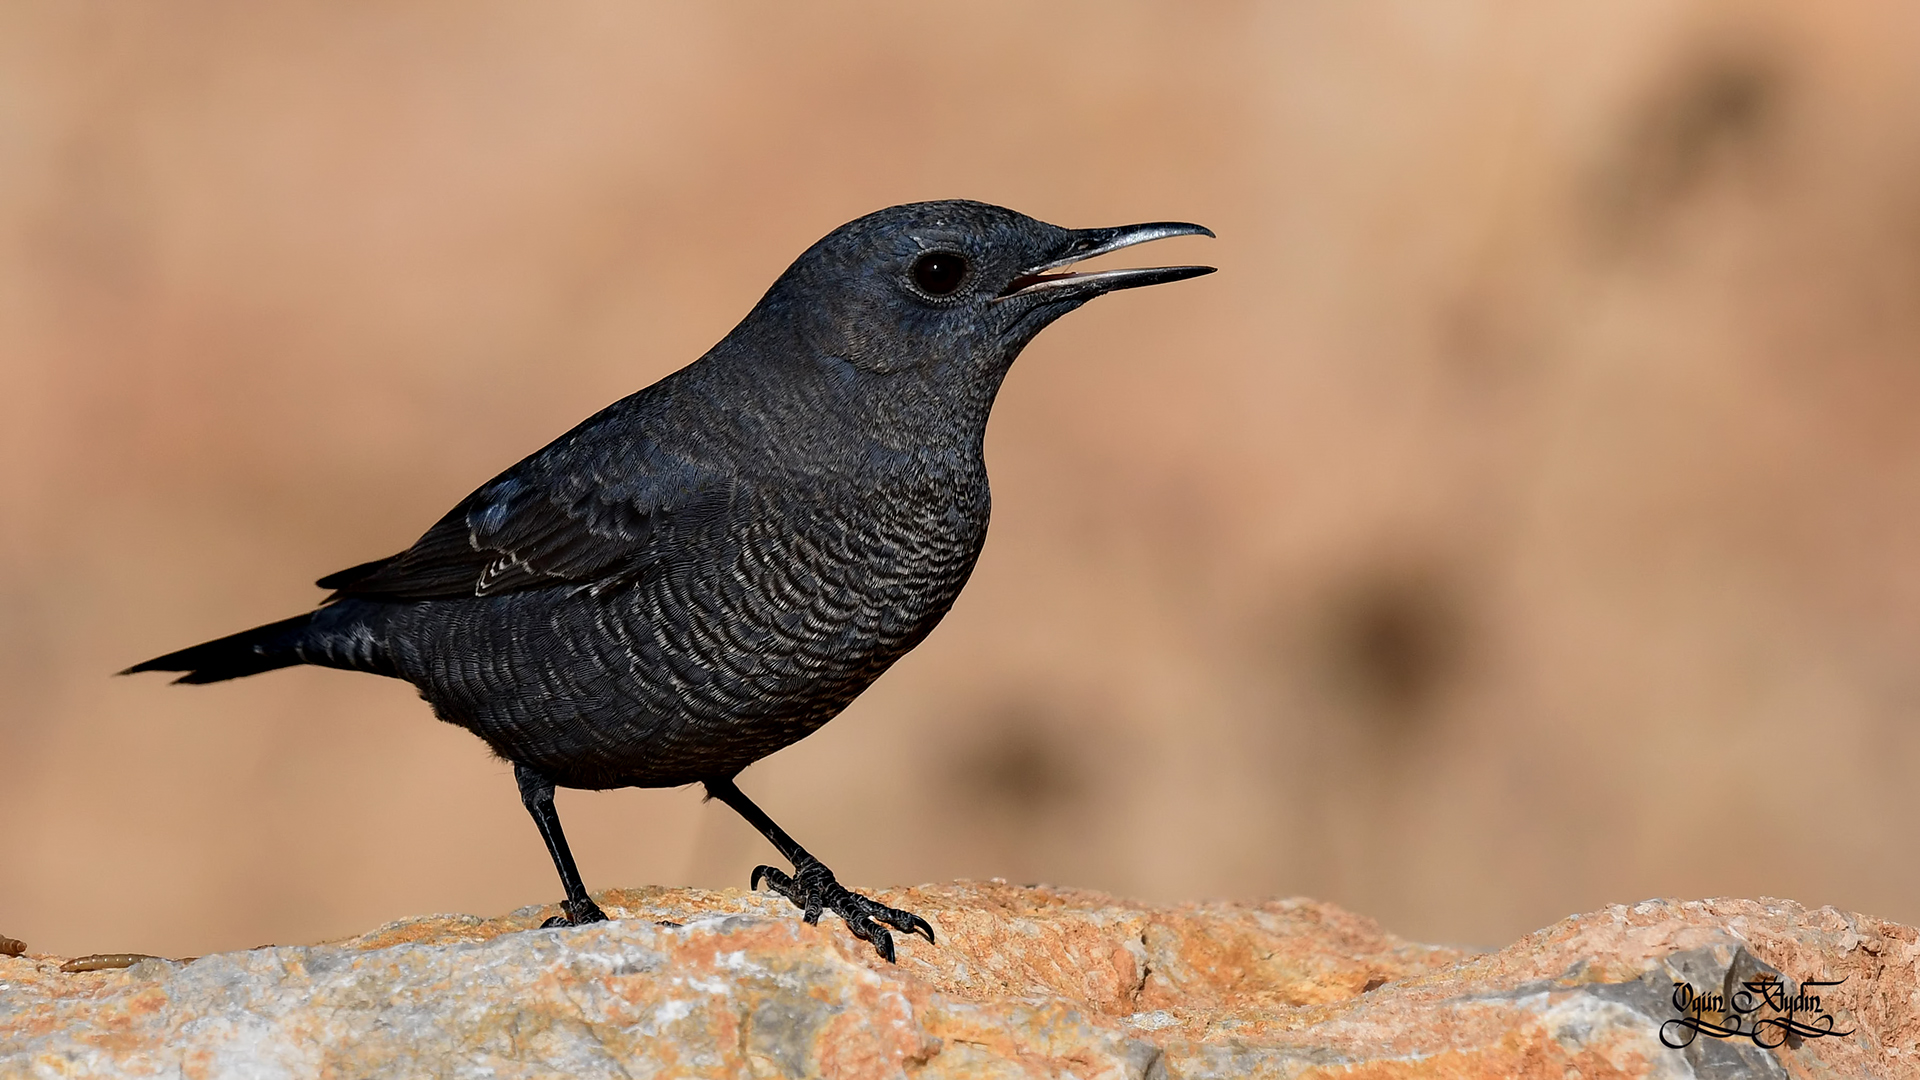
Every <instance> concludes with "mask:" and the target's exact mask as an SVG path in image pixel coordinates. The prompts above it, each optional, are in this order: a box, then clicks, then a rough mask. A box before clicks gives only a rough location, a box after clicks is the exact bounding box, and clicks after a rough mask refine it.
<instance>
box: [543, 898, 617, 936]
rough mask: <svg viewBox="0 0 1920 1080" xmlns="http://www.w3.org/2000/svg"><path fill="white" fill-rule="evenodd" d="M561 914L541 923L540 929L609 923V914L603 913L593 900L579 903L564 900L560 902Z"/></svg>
mask: <svg viewBox="0 0 1920 1080" xmlns="http://www.w3.org/2000/svg"><path fill="white" fill-rule="evenodd" d="M560 912H561V913H560V914H558V915H555V916H554V917H553V918H551V919H548V920H547V921H546V922H543V923H541V924H540V929H542V930H546V929H549V928H551V927H555V926H585V925H586V924H588V923H597V922H606V921H607V913H606V912H604V911H601V910H600V905H599V904H596V903H594V902H593V901H591V900H582V901H579V902H578V903H576V902H574V901H572V900H562V901H561V902H560Z"/></svg>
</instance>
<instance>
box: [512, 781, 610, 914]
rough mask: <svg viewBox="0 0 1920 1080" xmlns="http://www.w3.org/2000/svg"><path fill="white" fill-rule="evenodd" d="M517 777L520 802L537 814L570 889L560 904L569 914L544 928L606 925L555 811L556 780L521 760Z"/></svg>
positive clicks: (564, 883) (536, 820) (565, 885)
mask: <svg viewBox="0 0 1920 1080" xmlns="http://www.w3.org/2000/svg"><path fill="white" fill-rule="evenodd" d="M513 778H514V779H515V780H517V781H519V783H520V801H521V802H523V803H525V804H526V806H527V813H529V814H532V815H533V823H534V824H535V825H538V826H539V827H540V839H542V840H545V841H546V842H547V854H549V855H552V856H553V866H554V869H556V870H558V871H560V885H561V887H562V888H564V889H566V890H567V898H566V900H564V901H562V902H561V904H560V910H561V911H564V912H566V914H565V915H555V916H554V917H553V918H551V919H548V920H547V921H546V922H543V923H541V924H540V925H541V926H579V925H581V924H582V923H592V922H606V921H607V913H606V912H604V911H601V910H600V906H599V905H598V904H595V903H594V902H593V900H592V898H591V897H589V896H587V886H586V884H585V883H583V882H582V881H581V880H580V870H579V868H578V867H576V866H574V865H573V852H572V851H570V850H568V849H567V834H566V833H564V832H561V831H560V815H559V814H558V813H557V812H555V811H554V809H553V781H551V780H549V779H547V778H546V777H544V776H541V775H540V774H539V773H537V772H534V771H533V770H532V769H529V768H527V767H526V766H525V765H522V764H520V763H519V762H517V761H516V762H514V765H513Z"/></svg>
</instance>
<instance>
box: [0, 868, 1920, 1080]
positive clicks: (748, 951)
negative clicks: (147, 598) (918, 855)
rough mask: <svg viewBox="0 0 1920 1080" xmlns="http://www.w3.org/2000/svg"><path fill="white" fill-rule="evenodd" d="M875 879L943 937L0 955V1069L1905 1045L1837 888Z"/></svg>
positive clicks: (1896, 962) (1180, 1057) (1482, 1068)
mask: <svg viewBox="0 0 1920 1080" xmlns="http://www.w3.org/2000/svg"><path fill="white" fill-rule="evenodd" d="M878 895H879V898H880V899H883V900H885V901H886V902H887V903H890V904H893V905H896V906H901V907H906V908H910V909H912V910H914V911H917V912H919V913H920V914H922V915H924V916H926V917H927V918H928V919H930V920H931V921H932V922H933V924H934V925H935V927H936V928H937V929H938V931H939V934H940V944H938V945H928V944H926V943H924V942H922V941H919V940H917V939H906V940H903V941H901V943H900V948H901V962H900V963H899V964H898V965H897V966H894V965H888V964H886V963H884V962H882V961H880V960H879V959H878V958H877V957H875V956H874V955H873V951H872V950H871V948H869V947H868V946H866V945H865V944H864V943H862V942H860V941H857V940H855V939H854V938H853V937H852V935H850V934H849V933H847V931H846V928H845V927H844V926H843V925H841V924H840V923H839V922H837V921H836V920H834V918H833V917H832V916H828V917H827V918H825V919H823V920H822V922H823V925H821V926H818V927H814V926H808V925H806V924H804V923H802V922H800V921H799V919H798V918H797V917H796V913H795V912H794V911H793V909H792V908H791V907H789V906H788V905H787V904H786V902H785V901H784V900H779V899H776V898H773V897H768V896H761V895H755V894H751V893H742V892H738V891H733V890H728V891H725V892H718V893H712V892H701V891H698V890H684V889H675V890H669V889H638V890H613V891H610V892H607V893H603V894H601V895H599V896H598V897H596V899H598V900H599V902H600V905H601V906H602V907H603V908H605V909H606V910H607V912H608V913H609V914H611V915H614V916H615V921H612V922H607V923H601V924H596V925H593V926H587V927H580V928H562V929H553V930H542V929H539V928H538V925H539V922H540V920H541V919H542V918H543V917H545V916H546V915H549V914H552V913H553V910H554V909H551V908H526V909H523V910H520V911H516V912H513V913H512V914H510V915H506V916H502V917H500V918H494V919H480V918H476V917H473V916H465V915H435V916H427V917H424V918H419V919H410V920H407V921H404V922H399V923H394V924H392V925H389V926H385V927H381V928H380V929H378V930H375V931H373V932H371V933H368V934H364V935H362V936H360V937H356V938H351V939H348V940H345V941H338V942H332V943H329V944H324V945H313V946H299V947H294V946H282V947H266V948H260V949H255V950H252V951H250V952H242V953H226V954H221V955H215V956H205V957H200V958H198V959H195V960H192V961H191V962H187V963H183V962H179V961H173V960H166V959H158V958H145V959H138V960H136V961H134V962H133V963H132V965H131V966H129V967H125V968H118V969H108V970H93V971H77V972H72V973H63V972H62V971H61V970H60V968H61V965H62V963H63V962H65V958H61V957H49V956H31V955H30V956H24V957H19V958H4V957H0V1076H7V1077H12V1076H127V1077H137V1076H188V1077H220V1076H245V1077H252V1076H341V1077H360V1076H402V1075H405V1076H415V1075H426V1076H499V1077H518V1076H550V1075H555V1074H562V1075H568V1076H574V1077H602V1076H606V1077H630V1076H766V1077H775V1076H793V1077H799V1076H847V1077H886V1076H907V1075H912V1076H916V1077H928V1078H931V1077H963V1076H964V1077H1016V1076H1064V1075H1071V1076H1074V1077H1080V1078H1092V1077H1115V1078H1118V1077H1142V1076H1147V1077H1170V1078H1171V1077H1210V1076H1219V1077H1289V1078H1295V1077H1331V1076H1341V1077H1367V1078H1386V1077H1416V1076H1420V1077H1452V1078H1466V1077H1481V1076H1485V1077H1554V1078H1556V1080H1558V1078H1562V1077H1567V1076H1596V1077H1599V1076H1605V1077H1641V1076H1646V1077H1748V1076H1758V1077H1764V1076H1794V1077H1866V1076H1888V1077H1890V1076H1911V1075H1920V1015H1917V1012H1920V996H1917V994H1920V986H1916V979H1915V974H1916V972H1915V962H1916V960H1917V959H1920V935H1917V934H1916V931H1915V930H1914V929H1913V928H1911V927H1907V926H1901V925H1897V924H1892V923H1884V922H1881V921H1879V920H1876V919H1871V918H1867V917H1865V916H1860V915H1852V914H1847V913H1844V912H1839V911H1835V910H1833V909H1831V908H1821V909H1818V910H1813V911H1809V910H1807V909H1805V908H1802V907H1800V906H1799V905H1797V904H1794V903H1791V902H1787V901H1781V900H1762V901H1752V900H1710V901H1699V902H1685V903H1683V902H1677V901H1648V902H1646V903H1642V904H1637V905H1633V906H1631V907H1620V906H1616V907H1610V908H1607V909H1606V910H1603V911H1599V912H1596V913H1593V914H1590V915H1582V916H1577V917H1574V918H1570V919H1568V920H1566V921H1564V922H1561V923H1559V924H1557V925H1554V926H1552V927H1549V928H1547V929H1545V930H1542V931H1539V932H1538V933H1535V934H1533V935H1530V936H1529V937H1527V938H1524V939H1522V940H1521V941H1519V942H1517V943H1515V944H1514V945H1512V946H1510V947H1508V948H1506V949H1503V950H1501V951H1499V952H1495V953H1478V954H1476V953H1471V952H1469V951H1465V950H1460V949H1451V948H1443V947H1437V946H1429V945H1415V944H1411V943H1409V942H1405V941H1402V940H1400V939H1399V938H1396V937H1394V936H1393V935H1391V934H1388V933H1385V932H1384V931H1382V930H1381V929H1380V928H1379V927H1377V926H1376V925H1374V924H1373V923H1372V922H1371V921H1369V920H1367V919H1364V918H1361V917H1359V916H1356V915H1352V914H1349V913H1347V912H1345V911H1342V910H1340V909H1339V908H1336V907H1332V906H1330V905H1326V904H1319V903H1314V902H1311V901H1305V900H1281V901H1274V902H1269V903H1260V904H1253V903H1245V904H1242V903H1204V904H1188V905H1182V906H1178V907H1172V908H1156V907H1150V906H1146V905H1141V904H1134V903H1128V902H1125V901H1121V900H1115V899H1113V898H1112V897H1108V896H1103V895H1100V894H1097V893H1087V892H1075V891H1071V890H1063V889H1051V888H1018V887H1013V886H1008V885H1004V884H999V883H988V884H978V883H959V884H954V885H943V886H927V887H923V888H916V889H899V890H893V891H890V892H885V893H881V894H878ZM663 924H680V925H663ZM1769 980H1786V981H1784V982H1770V981H1769ZM1676 982H1680V983H1684V984H1686V985H1687V986H1688V987H1689V989H1688V990H1687V991H1686V993H1689V994H1696V995H1700V996H1701V998H1700V999H1701V1001H1702V1002H1707V1001H1708V999H1707V998H1706V997H1705V995H1709V994H1716V993H1719V994H1724V993H1725V992H1727V991H1728V990H1729V989H1731V990H1732V991H1734V992H1738V991H1740V990H1741V989H1742V987H1743V985H1746V984H1750V985H1751V986H1752V987H1754V988H1755V989H1753V990H1751V991H1749V992H1748V994H1747V996H1746V997H1745V998H1743V999H1742V1004H1743V1005H1745V1006H1751V1007H1750V1008H1747V1009H1746V1011H1745V1012H1744V1013H1743V1014H1740V1015H1739V1016H1736V1017H1735V1022H1739V1023H1742V1024H1744V1025H1745V1027H1743V1028H1742V1030H1743V1031H1744V1030H1747V1029H1748V1028H1751V1027H1752V1025H1753V1022H1754V1021H1756V1020H1759V1021H1762V1022H1763V1023H1762V1024H1761V1026H1760V1027H1759V1029H1758V1030H1759V1031H1760V1034H1761V1042H1762V1043H1765V1044H1766V1045H1765V1046H1762V1045H1759V1044H1757V1043H1756V1042H1755V1040H1754V1039H1753V1038H1752V1037H1747V1036H1728V1037H1719V1036H1717V1035H1715V1034H1714V1033H1713V1031H1712V1030H1707V1029H1709V1028H1714V1027H1717V1028H1719V1029H1722V1030H1724V1029H1727V1028H1728V1027H1730V1026H1731V1025H1730V1024H1729V1023H1723V1022H1722V1021H1723V1020H1724V1019H1725V1018H1724V1017H1722V1015H1721V1014H1720V1013H1719V1012H1717V1011H1708V1012H1706V1013H1704V1014H1694V1015H1696V1016H1697V1017H1698V1019H1700V1020H1701V1021H1703V1023H1704V1027H1703V1028H1702V1029H1699V1030H1692V1031H1691V1032H1690V1031H1689V1029H1688V1027H1687V1026H1686V1025H1684V1024H1682V1023H1681V1022H1680V1021H1681V1017H1682V1014H1681V1013H1680V1011H1679V1009H1678V1008H1677V1007H1676V1005H1675V1001H1676V993H1677V991H1676ZM1816 982H1822V983H1832V984H1836V985H1825V986H1814V985H1812V984H1813V983H1816ZM1813 993H1818V994H1819V998H1820V1000H1819V1004H1818V1006H1817V1007H1812V1002H1811V1000H1810V996H1811V995H1812V994H1813ZM1756 995H1759V996H1756ZM1766 995H1774V999H1775V1000H1778V1001H1779V1002H1780V1003H1781V1004H1783V1005H1784V1004H1790V1003H1791V1002H1789V1001H1787V999H1788V998H1794V997H1800V998H1802V999H1803V1000H1801V1001H1799V1002H1798V1004H1799V1005H1801V1006H1803V1007H1802V1008H1799V1009H1798V1010H1797V1011H1796V1012H1795V1013H1794V1014H1793V1015H1794V1017H1795V1022H1796V1023H1798V1024H1800V1025H1801V1027H1802V1028H1803V1029H1804V1030H1802V1031H1800V1032H1799V1034H1797V1035H1795V1036H1794V1037H1793V1038H1790V1039H1789V1038H1786V1036H1787V1034H1789V1032H1788V1029H1787V1028H1785V1027H1783V1026H1780V1025H1778V1024H1773V1025H1768V1024H1767V1023H1765V1021H1769V1020H1778V1019H1779V1018H1780V1017H1782V1016H1784V1015H1785V1014H1783V1013H1781V1012H1779V1011H1778V1010H1774V1009H1771V1008H1770V1007H1769V1006H1768V1005H1767V1004H1766V999H1765V996H1766ZM1710 1004H1713V1005H1716V1006H1717V1005H1718V1002H1711V1003H1710ZM1823 1017H1824V1018H1826V1019H1822V1018H1823ZM1823 1025H1825V1026H1827V1027H1828V1028H1830V1030H1831V1031H1832V1032H1833V1034H1824V1032H1823V1030H1822V1028H1823ZM1663 1034H1664V1035H1665V1036H1666V1037H1667V1040H1668V1042H1669V1043H1682V1042H1684V1043H1685V1045H1684V1046H1683V1047H1681V1048H1673V1047H1671V1046H1669V1045H1665V1044H1663V1042H1662V1036H1663ZM1689 1035H1691V1037H1690V1038H1688V1036H1689ZM1775 1035H1778V1036H1780V1037H1779V1038H1775ZM1776 1044H1778V1045H1776Z"/></svg>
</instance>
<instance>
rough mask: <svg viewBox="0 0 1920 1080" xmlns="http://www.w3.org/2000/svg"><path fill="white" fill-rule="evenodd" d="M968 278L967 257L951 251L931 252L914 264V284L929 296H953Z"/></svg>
mask: <svg viewBox="0 0 1920 1080" xmlns="http://www.w3.org/2000/svg"><path fill="white" fill-rule="evenodd" d="M966 278H967V260H966V257H965V256H962V255H956V254H955V253H953V252H951V251H929V252H928V253H926V254H925V255H922V256H920V258H919V259H917V260H915V261H914V264H913V283H914V284H915V285H918V286H920V289H921V291H923V292H925V293H926V294H927V295H928V296H951V295H953V292H954V290H955V289H958V288H959V287H960V283H961V282H962V281H965V280H966Z"/></svg>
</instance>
